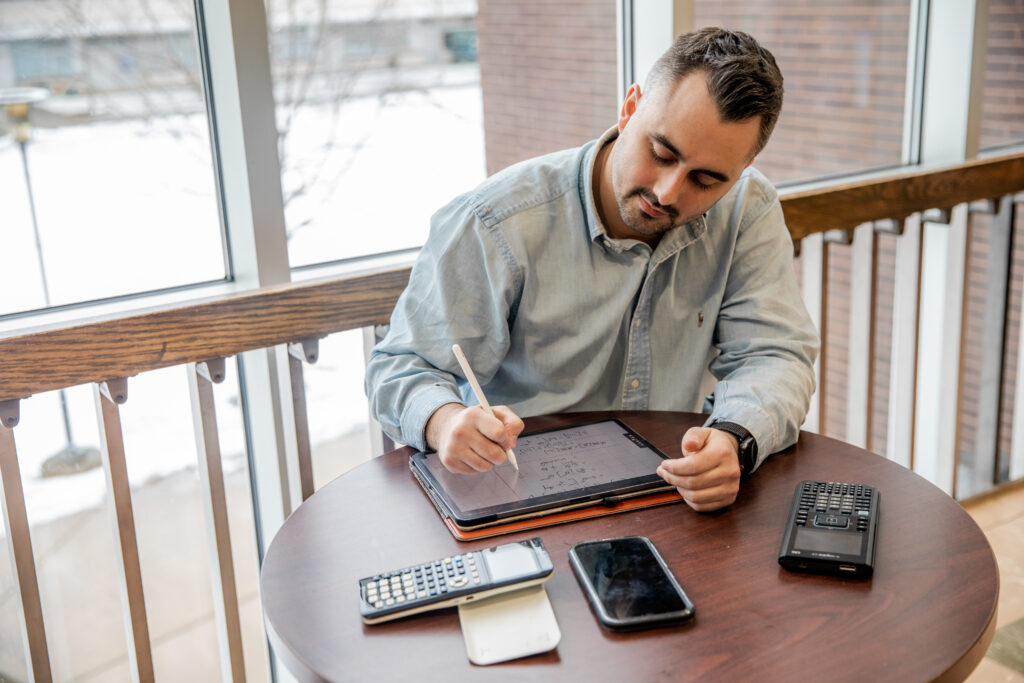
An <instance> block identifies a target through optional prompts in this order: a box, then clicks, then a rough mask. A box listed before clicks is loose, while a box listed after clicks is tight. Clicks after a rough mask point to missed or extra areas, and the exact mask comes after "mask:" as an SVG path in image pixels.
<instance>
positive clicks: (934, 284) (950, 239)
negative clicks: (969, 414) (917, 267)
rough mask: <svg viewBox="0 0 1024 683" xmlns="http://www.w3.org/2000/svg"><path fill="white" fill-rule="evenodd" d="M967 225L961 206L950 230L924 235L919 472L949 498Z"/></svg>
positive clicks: (935, 228) (931, 229) (928, 227)
mask: <svg viewBox="0 0 1024 683" xmlns="http://www.w3.org/2000/svg"><path fill="white" fill-rule="evenodd" d="M967 223H968V211H967V205H966V204H961V205H959V206H957V207H955V208H954V209H953V211H952V214H951V218H950V224H949V225H948V226H945V225H936V224H932V223H926V224H925V226H924V231H923V232H924V234H923V240H924V248H923V258H922V266H921V271H922V274H921V282H922V285H921V329H920V331H919V334H918V363H919V372H918V377H917V408H916V411H917V425H916V428H915V433H914V471H915V472H917V473H918V474H920V475H922V476H924V477H925V478H926V479H928V480H929V481H931V482H932V483H933V484H935V485H936V486H938V487H939V488H941V489H942V490H943V491H945V492H946V493H948V494H950V495H953V493H954V489H955V480H956V472H955V470H956V451H957V428H958V425H959V422H960V415H959V412H958V410H957V408H958V404H959V395H960V356H961V354H960V349H961V335H962V331H963V297H964V290H965V278H966V274H967V268H966V262H967Z"/></svg>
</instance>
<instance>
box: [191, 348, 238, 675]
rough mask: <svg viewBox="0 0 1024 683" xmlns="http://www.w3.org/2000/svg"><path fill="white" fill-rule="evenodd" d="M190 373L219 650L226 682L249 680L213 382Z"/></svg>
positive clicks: (193, 369) (194, 370) (196, 371)
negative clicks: (247, 677) (246, 671)
mask: <svg viewBox="0 0 1024 683" xmlns="http://www.w3.org/2000/svg"><path fill="white" fill-rule="evenodd" d="M187 374H188V385H189V394H190V396H191V398H192V421H193V426H194V428H195V436H196V450H197V452H198V456H199V467H198V471H199V482H200V487H201V490H202V493H203V517H204V519H205V522H206V537H207V548H208V550H209V556H210V583H211V587H212V590H213V612H214V620H215V622H216V625H217V640H218V643H219V645H220V653H221V656H220V660H221V674H222V676H223V679H224V680H225V681H245V660H244V658H243V655H242V627H241V620H240V618H239V613H238V589H237V585H236V581H235V566H234V559H233V557H232V552H231V531H230V528H229V525H228V506H227V493H226V491H225V488H224V469H223V466H222V463H221V453H220V439H219V436H218V433H217V411H216V408H215V406H214V402H213V384H212V382H211V381H210V380H209V379H207V378H206V377H203V376H202V375H200V374H199V372H198V369H197V366H196V364H195V363H189V365H188V366H187ZM214 558H216V561H215V562H214Z"/></svg>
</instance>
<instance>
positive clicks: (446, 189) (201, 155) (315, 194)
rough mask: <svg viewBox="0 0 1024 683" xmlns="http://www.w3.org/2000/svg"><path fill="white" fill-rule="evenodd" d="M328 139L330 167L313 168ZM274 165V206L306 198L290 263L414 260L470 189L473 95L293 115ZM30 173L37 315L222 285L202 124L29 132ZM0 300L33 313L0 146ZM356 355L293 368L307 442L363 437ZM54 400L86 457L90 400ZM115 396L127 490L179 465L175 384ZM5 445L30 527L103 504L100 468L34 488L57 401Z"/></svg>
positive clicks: (186, 430)
mask: <svg viewBox="0 0 1024 683" xmlns="http://www.w3.org/2000/svg"><path fill="white" fill-rule="evenodd" d="M328 142H330V143H331V144H333V152H332V153H331V154H328V155H326V156H325V155H324V153H323V151H322V149H323V145H324V144H325V143H328ZM285 152H286V162H285V168H284V171H283V184H284V186H285V191H286V192H287V191H289V190H290V189H292V188H294V187H296V186H297V185H301V184H302V183H304V182H305V183H307V184H309V186H308V191H307V192H306V193H305V194H303V195H301V196H299V197H297V198H296V199H295V200H294V201H293V202H291V203H290V204H289V206H288V207H287V209H286V220H287V223H288V226H289V230H290V231H291V232H292V233H293V235H292V239H291V241H290V243H289V257H290V260H291V263H292V265H293V266H295V265H304V264H308V263H314V262H319V261H324V260H332V259H339V258H348V257H352V256H357V255H362V254H367V253H372V252H374V251H378V250H381V249H386V250H392V249H401V248H405V247H413V246H417V245H419V244H421V243H422V241H423V239H424V238H425V237H426V234H427V229H428V226H429V217H430V215H431V214H432V213H433V212H434V211H435V210H436V209H437V208H438V207H440V206H441V205H442V204H444V203H445V202H447V201H448V200H449V199H451V198H452V197H454V196H455V195H457V194H459V193H461V192H464V191H466V190H468V189H471V188H472V187H473V186H474V185H476V184H477V183H478V182H480V181H481V180H482V179H483V177H484V154H483V126H482V111H481V102H480V92H479V88H478V87H476V86H460V87H450V88H437V89H432V90H426V91H409V92H403V93H392V94H389V95H387V96H386V97H384V98H383V99H382V98H376V97H370V98H361V99H357V100H351V101H348V102H346V104H345V106H344V107H343V108H342V110H341V112H340V115H339V116H337V117H335V116H334V115H333V114H332V112H331V110H330V108H329V107H326V106H317V107H308V108H306V109H303V110H301V111H300V112H299V113H298V115H297V116H296V117H295V119H294V120H293V123H292V127H291V130H290V132H289V135H288V136H287V143H286V146H285ZM28 160H29V168H30V174H31V181H32V189H33V191H34V193H35V204H36V208H37V216H38V224H39V231H40V237H41V242H42V248H43V254H44V258H45V268H46V274H47V279H48V283H49V289H50V299H51V302H52V303H54V304H60V303H67V302H72V301H83V300H90V299H94V298H99V297H106V296H114V295H118V294H123V293H128V292H136V291H142V290H147V289H153V288H158V287H168V286H173V285H179V284H185V283H190V282H197V281H203V280H216V279H219V278H221V277H223V273H224V265H223V257H222V253H221V237H220V226H219V222H218V214H217V207H216V201H215V192H214V179H213V170H212V164H211V162H210V153H209V142H208V138H207V133H206V122H205V119H204V118H203V117H201V116H193V117H176V118H173V119H162V120H153V121H151V122H149V123H146V122H141V121H132V122H118V123H98V124H92V125H88V126H77V127H64V128H57V129H49V130H36V131H34V136H33V139H32V140H31V142H30V143H29V146H28ZM300 225H301V227H299V226H300ZM0 292H2V295H0V315H3V314H6V313H11V312H16V311H22V310H27V309H33V308H38V307H41V306H42V305H43V290H42V280H41V277H40V270H39V266H38V261H37V256H36V248H35V241H34V237H33V231H32V222H31V214H30V211H29V203H28V200H27V192H26V186H25V181H24V175H23V171H22V166H21V155H20V152H19V149H18V147H17V146H16V145H15V144H14V143H13V142H12V141H11V139H10V138H9V137H6V138H0ZM25 322H26V325H28V324H30V321H28V320H26V321H25ZM362 357H363V356H362V340H361V336H360V334H359V333H358V331H357V332H353V333H346V334H341V335H335V336H333V337H331V338H329V339H328V340H325V341H323V342H322V347H321V360H320V361H319V362H318V364H317V365H314V366H307V369H306V389H307V404H308V410H309V413H310V415H309V422H310V430H311V438H312V440H313V442H314V443H317V442H320V441H324V440H326V439H329V438H332V437H335V436H337V435H339V434H343V433H346V432H348V431H351V430H353V429H355V428H357V427H358V426H359V425H361V424H363V423H365V421H366V414H367V407H366V400H365V397H364V395H363V390H362V377H363V369H362ZM0 362H2V359H0ZM228 370H229V377H228V379H227V381H226V382H225V384H224V385H220V386H218V387H217V388H216V390H215V392H214V393H215V397H216V400H217V409H218V422H219V425H220V429H221V439H222V441H221V449H222V453H223V454H224V455H225V460H226V462H227V464H228V466H229V467H232V466H234V467H239V466H241V464H242V455H241V454H242V453H243V451H244V438H243V433H242V428H241V415H240V409H239V407H238V389H237V379H236V376H235V372H234V363H233V362H229V363H228ZM66 395H67V397H68V402H69V405H70V410H71V417H72V424H73V433H74V437H75V441H76V443H78V444H80V445H92V446H97V445H98V443H99V436H98V433H97V424H96V414H95V406H94V401H93V396H92V388H91V387H87V386H83V387H71V388H70V389H68V390H67V392H66ZM128 396H129V400H128V402H127V403H126V404H125V405H124V406H123V407H122V425H123V428H124V434H125V447H126V452H127V453H128V468H129V477H130V478H131V480H132V482H133V483H135V484H139V483H143V482H145V481H148V480H151V479H153V478H157V477H161V476H164V475H166V474H168V473H170V472H174V471H178V470H181V469H184V468H187V467H191V466H194V464H195V462H196V454H195V445H194V441H193V439H194V437H193V433H192V418H191V412H190V405H189V399H188V390H187V382H186V377H185V371H184V369H183V368H181V367H175V368H167V369H165V370H159V371H156V372H151V373H146V374H144V375H140V376H138V377H134V378H131V379H130V380H129V385H128ZM15 438H16V441H17V447H18V453H19V460H20V464H21V471H22V477H23V480H24V482H25V489H26V490H25V494H26V503H27V505H28V508H29V517H30V519H31V521H32V522H33V523H39V522H41V521H45V520H48V519H53V518H55V517H57V516H60V515H65V514H69V513H71V512H73V511H75V510H79V509H82V508H85V507H88V506H92V505H97V504H99V503H100V502H101V501H102V499H103V496H104V490H105V484H104V475H103V472H102V470H93V471H91V472H87V473H83V474H79V475H73V476H65V477H57V478H48V479H42V478H40V477H39V476H38V473H39V468H40V465H41V463H42V461H43V460H45V459H46V458H47V457H49V456H50V455H52V454H53V453H54V452H56V451H58V450H59V449H61V448H62V447H63V446H64V445H65V440H64V429H63V425H62V422H61V418H60V408H59V400H58V393H57V392H49V393H47V394H42V395H39V396H35V397H32V398H31V399H29V400H25V401H22V402H21V423H20V425H19V426H18V427H17V428H16V430H15Z"/></svg>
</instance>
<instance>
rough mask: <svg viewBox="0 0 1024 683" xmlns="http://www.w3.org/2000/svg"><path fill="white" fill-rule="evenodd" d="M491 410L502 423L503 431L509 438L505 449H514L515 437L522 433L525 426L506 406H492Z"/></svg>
mask: <svg viewBox="0 0 1024 683" xmlns="http://www.w3.org/2000/svg"><path fill="white" fill-rule="evenodd" d="M492 410H493V411H494V414H495V416H497V418H498V419H499V420H501V421H502V423H504V425H505V431H506V432H507V433H508V435H509V437H510V438H511V441H510V442H508V443H507V444H506V448H515V447H516V437H518V436H519V434H520V433H522V431H523V427H524V426H525V425H524V424H523V421H522V420H521V419H520V418H519V416H518V415H516V414H515V413H513V412H512V410H511V409H510V408H509V407H508V406H494V407H493V408H492Z"/></svg>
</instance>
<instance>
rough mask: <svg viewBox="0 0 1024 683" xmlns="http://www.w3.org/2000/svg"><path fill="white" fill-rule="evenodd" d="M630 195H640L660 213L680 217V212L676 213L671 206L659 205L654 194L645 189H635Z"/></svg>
mask: <svg viewBox="0 0 1024 683" xmlns="http://www.w3.org/2000/svg"><path fill="white" fill-rule="evenodd" d="M630 195H639V196H641V197H643V198H644V201H646V202H647V203H648V204H650V205H651V206H653V207H654V208H655V209H658V210H659V211H663V212H664V213H665V214H666V215H668V216H673V217H675V216H678V215H679V212H678V211H676V210H675V209H673V208H672V207H671V206H665V205H664V204H659V203H658V199H657V197H655V196H654V193H652V192H651V191H650V190H648V189H646V188H643V187H637V188H634V189H633V191H632V192H631V193H630Z"/></svg>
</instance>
